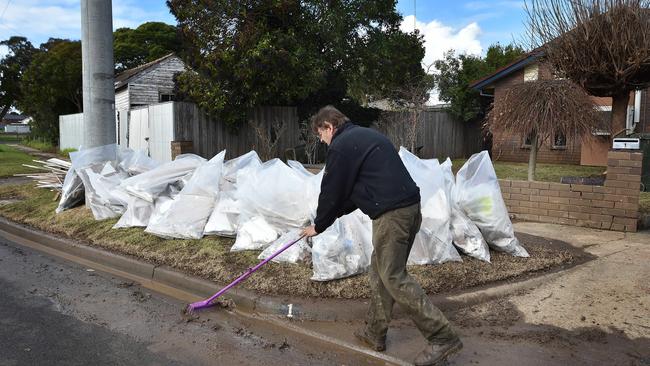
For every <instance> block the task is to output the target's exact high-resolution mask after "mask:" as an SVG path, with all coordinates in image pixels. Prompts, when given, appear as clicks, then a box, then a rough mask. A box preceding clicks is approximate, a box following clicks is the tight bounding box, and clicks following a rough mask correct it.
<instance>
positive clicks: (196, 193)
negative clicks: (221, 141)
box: [145, 150, 226, 239]
mask: <svg viewBox="0 0 650 366" xmlns="http://www.w3.org/2000/svg"><path fill="white" fill-rule="evenodd" d="M225 155H226V151H225V150H224V151H222V152H220V153H219V154H217V155H216V156H215V157H213V158H212V159H210V161H208V162H207V163H205V164H202V165H200V166H199V167H197V168H196V171H195V172H194V173H193V174H192V177H191V178H190V179H189V181H188V182H187V184H186V185H185V186H184V187H183V189H182V190H181V191H180V193H179V194H178V195H177V196H176V197H175V198H174V199H173V200H172V203H171V206H170V207H169V208H168V209H167V210H166V211H165V212H164V213H163V214H162V215H161V217H159V218H156V221H155V222H154V223H153V224H152V223H151V222H150V223H149V225H148V226H147V228H146V229H145V231H146V232H148V233H150V234H154V235H157V236H160V237H164V238H179V239H201V238H202V237H203V229H204V228H205V224H206V222H207V220H208V218H209V217H210V214H211V213H212V210H213V209H214V203H215V200H216V197H217V194H218V193H219V179H220V178H221V173H222V170H223V158H224V156H225Z"/></svg>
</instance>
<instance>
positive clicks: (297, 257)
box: [257, 229, 311, 263]
mask: <svg viewBox="0 0 650 366" xmlns="http://www.w3.org/2000/svg"><path fill="white" fill-rule="evenodd" d="M300 233H301V229H294V230H291V231H288V232H286V233H284V234H283V235H281V236H280V237H279V238H277V239H276V240H275V241H274V242H273V243H271V245H269V246H268V247H267V248H266V249H264V251H262V253H260V255H259V256H258V257H257V258H259V259H266V258H268V257H270V256H271V255H273V254H274V253H275V252H277V251H278V250H279V249H280V248H282V247H283V246H285V245H286V244H289V243H290V242H292V241H294V240H296V239H298V238H299V237H300ZM310 253H311V248H310V247H309V245H308V244H307V243H306V241H305V239H304V238H303V239H300V240H299V241H298V242H296V243H295V244H293V245H292V246H290V247H289V248H287V249H286V250H285V251H284V252H282V253H280V254H279V255H277V256H276V257H275V258H273V259H271V261H272V262H278V263H279V262H285V263H298V262H302V261H305V260H306V259H307V258H309V255H310Z"/></svg>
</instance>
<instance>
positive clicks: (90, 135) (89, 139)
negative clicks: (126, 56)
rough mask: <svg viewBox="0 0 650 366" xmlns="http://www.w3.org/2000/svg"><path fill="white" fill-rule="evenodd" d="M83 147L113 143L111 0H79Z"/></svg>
mask: <svg viewBox="0 0 650 366" xmlns="http://www.w3.org/2000/svg"><path fill="white" fill-rule="evenodd" d="M81 56H82V70H83V79H82V80H83V110H84V111H83V115H84V120H83V121H84V143H83V147H84V148H91V147H96V146H101V145H107V144H112V143H115V141H116V139H115V86H114V79H115V76H114V67H115V66H114V61H113V12H112V5H111V0H81Z"/></svg>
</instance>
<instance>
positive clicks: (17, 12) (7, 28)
mask: <svg viewBox="0 0 650 366" xmlns="http://www.w3.org/2000/svg"><path fill="white" fill-rule="evenodd" d="M0 11H2V9H0ZM147 21H163V22H166V23H168V24H175V23H176V21H175V19H174V17H173V16H172V15H171V14H169V10H168V9H167V7H166V6H165V4H164V2H162V1H160V2H151V3H150V4H146V3H143V2H141V1H136V0H113V29H117V28H120V27H130V28H134V27H137V26H138V25H140V24H142V23H144V22H147ZM13 35H20V36H24V37H27V38H28V39H29V40H30V41H31V42H32V43H33V44H34V45H35V46H38V45H40V44H41V43H42V42H45V41H47V39H48V38H50V37H54V38H69V39H80V38H81V9H80V2H79V0H46V1H44V0H40V1H39V0H21V1H12V2H11V3H10V4H9V6H8V7H7V10H6V11H5V14H4V16H3V17H2V19H0V39H7V38H9V37H11V36H13ZM2 53H3V50H2V49H0V54H2Z"/></svg>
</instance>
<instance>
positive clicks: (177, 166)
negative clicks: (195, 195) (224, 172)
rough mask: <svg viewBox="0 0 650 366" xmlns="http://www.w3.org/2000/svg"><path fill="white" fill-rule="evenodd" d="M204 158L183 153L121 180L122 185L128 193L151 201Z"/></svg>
mask: <svg viewBox="0 0 650 366" xmlns="http://www.w3.org/2000/svg"><path fill="white" fill-rule="evenodd" d="M205 161H206V160H205V159H204V158H202V157H200V156H198V155H194V154H183V155H179V156H178V157H176V160H174V161H170V162H168V163H165V164H162V165H160V166H158V167H157V168H155V169H153V170H149V171H147V172H144V173H142V174H138V175H135V176H133V177H130V178H128V179H125V180H124V181H122V183H121V184H120V186H122V187H123V188H124V189H125V190H126V191H127V192H129V194H132V195H134V196H136V197H139V198H141V199H143V200H145V201H148V202H153V201H154V199H155V198H156V197H157V196H158V195H160V194H161V193H162V192H163V191H164V190H165V189H166V188H167V186H168V185H170V184H172V183H174V182H176V181H178V180H180V179H183V177H185V176H186V175H188V174H191V173H192V172H193V171H194V170H195V169H196V168H197V167H198V166H199V165H201V164H203V163H205Z"/></svg>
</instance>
